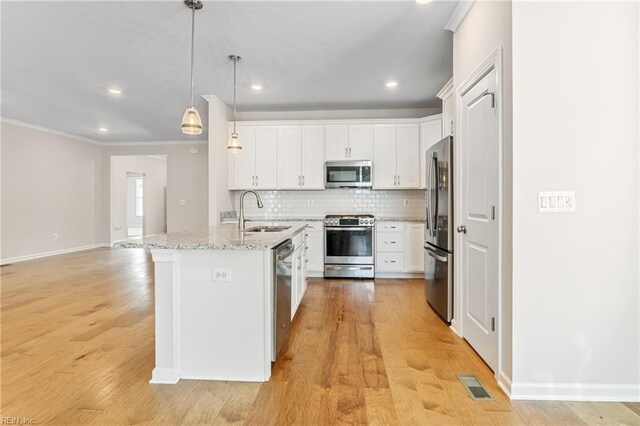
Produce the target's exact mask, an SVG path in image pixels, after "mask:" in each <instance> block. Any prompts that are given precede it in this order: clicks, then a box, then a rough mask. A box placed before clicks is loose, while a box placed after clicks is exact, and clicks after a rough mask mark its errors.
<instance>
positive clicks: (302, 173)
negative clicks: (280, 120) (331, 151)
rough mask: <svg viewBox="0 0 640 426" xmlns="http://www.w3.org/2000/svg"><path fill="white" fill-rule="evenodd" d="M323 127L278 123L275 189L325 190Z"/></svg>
mask: <svg viewBox="0 0 640 426" xmlns="http://www.w3.org/2000/svg"><path fill="white" fill-rule="evenodd" d="M323 142H324V127H323V126H319V125H318V126H315V125H309V126H298V125H292V126H278V188H280V189H324V180H323V175H322V173H323V172H322V169H323V164H324V144H323Z"/></svg>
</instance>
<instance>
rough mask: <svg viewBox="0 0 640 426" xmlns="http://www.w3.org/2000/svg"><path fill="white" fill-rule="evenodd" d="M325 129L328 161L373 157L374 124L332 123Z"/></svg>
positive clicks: (369, 158)
mask: <svg viewBox="0 0 640 426" xmlns="http://www.w3.org/2000/svg"><path fill="white" fill-rule="evenodd" d="M325 130H326V141H325V154H326V160H327V161H341V160H353V161H358V160H372V159H373V125H371V124H330V125H327V126H325Z"/></svg>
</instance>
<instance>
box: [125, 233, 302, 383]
mask: <svg viewBox="0 0 640 426" xmlns="http://www.w3.org/2000/svg"><path fill="white" fill-rule="evenodd" d="M282 225H284V227H287V229H283V230H280V231H278V232H251V228H249V229H247V230H245V231H240V230H238V229H237V225H235V224H229V225H220V226H217V227H212V228H209V229H208V230H205V231H201V232H192V231H190V232H179V233H171V234H163V235H157V236H151V237H144V238H135V239H128V240H123V241H120V242H118V243H116V244H114V246H116V247H123V248H145V249H149V250H150V251H151V255H152V258H153V262H154V268H155V323H156V327H155V331H156V336H155V342H156V364H155V368H154V369H153V373H152V378H151V383H177V382H178V381H179V380H180V379H199V380H230V381H256V382H263V381H267V380H269V378H270V376H271V362H272V358H273V348H274V342H275V340H274V339H275V336H274V330H273V327H274V315H275V313H274V257H273V256H274V255H273V252H274V250H273V249H274V248H275V247H276V246H278V245H279V244H281V243H283V242H285V241H287V240H289V239H291V240H292V241H293V242H294V243H295V244H297V246H298V247H297V249H299V253H303V252H304V250H303V249H302V247H303V246H304V236H305V233H304V232H303V231H304V229H305V227H306V226H305V225H295V226H291V224H289V225H287V224H282ZM302 264H303V265H304V262H302Z"/></svg>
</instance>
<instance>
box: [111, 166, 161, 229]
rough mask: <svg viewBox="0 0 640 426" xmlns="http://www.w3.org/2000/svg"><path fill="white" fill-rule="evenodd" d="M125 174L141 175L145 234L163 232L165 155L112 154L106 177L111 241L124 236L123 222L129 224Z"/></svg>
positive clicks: (125, 226) (125, 224) (124, 224)
mask: <svg viewBox="0 0 640 426" xmlns="http://www.w3.org/2000/svg"><path fill="white" fill-rule="evenodd" d="M129 173H139V174H143V175H144V203H145V204H144V233H145V235H153V234H160V233H164V232H166V222H167V214H166V206H165V189H166V187H167V160H166V158H164V159H163V158H162V157H155V156H154V157H150V156H146V155H114V156H112V157H111V178H110V193H111V196H110V200H111V209H110V217H111V226H110V228H111V242H114V241H118V240H122V239H124V238H126V237H127V224H128V223H129V220H128V213H127V205H128V203H127V196H128V191H127V174H129ZM134 212H135V210H134ZM134 218H135V215H134ZM116 228H119V229H116Z"/></svg>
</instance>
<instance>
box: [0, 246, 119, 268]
mask: <svg viewBox="0 0 640 426" xmlns="http://www.w3.org/2000/svg"><path fill="white" fill-rule="evenodd" d="M100 247H111V244H109V243H98V244H91V245H88V246H82V247H72V248H68V249H62V250H54V251H46V252H44V253H36V254H29V255H26V256H18V257H10V258H8V259H2V260H0V265H7V264H9V263H17V262H24V261H25V260H33V259H40V258H42V257H49V256H57V255H59V254H67V253H74V252H76V251H83V250H92V249H97V248H100Z"/></svg>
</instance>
